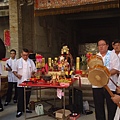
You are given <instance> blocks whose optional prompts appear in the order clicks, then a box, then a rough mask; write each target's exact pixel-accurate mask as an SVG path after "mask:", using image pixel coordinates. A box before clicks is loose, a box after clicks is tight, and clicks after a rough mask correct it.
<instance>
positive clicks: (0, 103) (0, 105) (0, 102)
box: [0, 97, 2, 108]
mask: <svg viewBox="0 0 120 120" xmlns="http://www.w3.org/2000/svg"><path fill="white" fill-rule="evenodd" d="M0 108H2V101H1V97H0Z"/></svg>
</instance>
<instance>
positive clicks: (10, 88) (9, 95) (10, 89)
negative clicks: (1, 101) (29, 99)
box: [5, 82, 18, 102]
mask: <svg viewBox="0 0 120 120" xmlns="http://www.w3.org/2000/svg"><path fill="white" fill-rule="evenodd" d="M13 87H14V88H15V93H14V97H13V100H17V97H18V94H17V82H8V90H7V96H6V100H5V102H10V101H11V98H12V93H13Z"/></svg>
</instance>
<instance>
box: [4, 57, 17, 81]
mask: <svg viewBox="0 0 120 120" xmlns="http://www.w3.org/2000/svg"><path fill="white" fill-rule="evenodd" d="M16 61H17V59H11V58H10V59H8V60H7V61H6V68H9V67H8V65H9V66H10V67H11V68H12V69H13V68H14V65H15V64H16ZM7 64H8V65H7ZM8 82H17V77H16V76H15V75H14V74H13V72H12V71H8Z"/></svg>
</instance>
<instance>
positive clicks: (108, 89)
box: [104, 85, 120, 108]
mask: <svg viewBox="0 0 120 120" xmlns="http://www.w3.org/2000/svg"><path fill="white" fill-rule="evenodd" d="M104 88H105V89H106V90H107V91H108V93H109V94H110V96H111V97H114V94H113V93H112V92H111V90H110V88H109V87H108V86H107V85H105V86H104ZM117 106H118V107H119V108H120V104H119V103H118V104H117Z"/></svg>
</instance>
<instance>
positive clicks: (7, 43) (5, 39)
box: [4, 30, 10, 46]
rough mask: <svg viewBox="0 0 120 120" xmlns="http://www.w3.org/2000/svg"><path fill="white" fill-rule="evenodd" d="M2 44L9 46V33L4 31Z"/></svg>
mask: <svg viewBox="0 0 120 120" xmlns="http://www.w3.org/2000/svg"><path fill="white" fill-rule="evenodd" d="M4 43H5V46H10V31H9V30H4Z"/></svg>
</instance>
